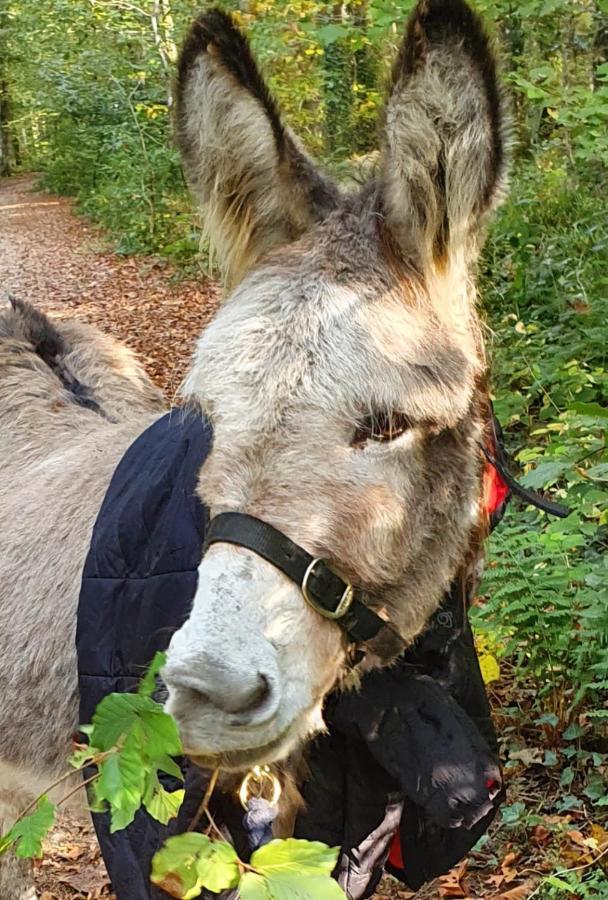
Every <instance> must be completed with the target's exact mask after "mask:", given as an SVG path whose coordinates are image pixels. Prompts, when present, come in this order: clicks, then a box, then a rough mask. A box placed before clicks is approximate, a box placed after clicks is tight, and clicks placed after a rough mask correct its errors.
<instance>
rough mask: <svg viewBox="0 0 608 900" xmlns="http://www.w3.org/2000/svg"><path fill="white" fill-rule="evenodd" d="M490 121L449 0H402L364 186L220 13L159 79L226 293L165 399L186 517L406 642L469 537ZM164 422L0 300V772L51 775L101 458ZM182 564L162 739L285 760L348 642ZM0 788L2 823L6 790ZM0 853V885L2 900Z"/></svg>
mask: <svg viewBox="0 0 608 900" xmlns="http://www.w3.org/2000/svg"><path fill="white" fill-rule="evenodd" d="M508 132H509V119H508V115H507V112H506V109H505V102H504V99H503V96H502V93H501V89H500V87H499V83H498V79H497V73H496V62H495V58H494V55H493V52H492V49H491V46H490V43H489V41H488V39H487V37H486V35H485V33H484V31H483V28H482V26H481V23H480V21H479V19H478V18H477V16H476V15H475V14H474V13H473V12H472V11H471V9H470V8H469V7H468V5H467V4H466V3H465V2H464V0H420V2H418V4H417V6H416V7H415V9H414V11H413V13H412V15H411V18H410V20H409V24H408V27H407V32H406V36H405V38H404V41H403V44H402V46H401V49H400V51H399V54H398V56H397V59H396V61H395V64H394V67H393V71H392V81H391V86H390V91H389V96H388V100H387V104H386V109H385V112H384V116H383V120H382V123H381V152H380V159H379V165H378V171H377V173H376V175H375V177H373V178H372V179H371V180H370V181H369V182H368V183H367V184H365V185H363V186H362V187H357V188H353V189H349V190H346V189H344V188H342V187H340V186H338V185H336V184H335V183H334V182H333V181H332V180H331V179H330V178H329V177H328V176H327V175H325V174H323V173H322V172H321V171H320V170H319V169H318V168H317V166H316V165H315V164H314V162H313V161H312V160H311V159H310V158H309V156H308V155H307V154H306V153H305V151H304V150H303V148H302V147H301V145H300V143H299V142H298V140H297V139H296V137H295V136H294V135H293V134H292V132H291V131H290V129H289V128H287V127H286V126H285V125H284V124H283V122H282V120H281V118H280V116H279V112H278V109H277V107H276V105H275V103H274V101H273V99H272V97H271V95H270V93H269V91H268V89H267V87H266V85H265V83H264V81H263V79H262V77H261V75H260V73H259V71H258V69H257V67H256V64H255V62H254V59H253V57H252V55H251V52H250V49H249V46H248V44H247V41H246V40H245V38H244V37H243V36H242V35H241V34H240V32H239V31H238V30H237V29H236V28H235V27H234V25H233V24H232V22H231V20H230V19H229V18H228V17H227V16H226V15H225V14H223V13H221V12H219V11H212V12H209V13H207V14H205V15H203V16H202V17H200V18H199V19H198V20H197V21H196V22H195V23H194V24H193V26H192V28H191V31H190V33H189V35H188V37H187V39H186V41H185V45H184V48H183V52H182V55H181V60H180V64H179V79H178V101H177V134H178V140H179V145H180V148H181V152H182V156H183V160H184V166H185V170H186V173H187V176H188V179H189V181H190V183H191V186H192V189H193V192H194V195H195V196H196V198H197V199H198V202H199V204H200V209H201V211H202V214H203V220H204V223H205V227H206V229H207V231H208V233H209V236H210V238H211V240H212V242H213V245H214V248H215V251H216V253H217V255H218V257H219V260H220V262H221V264H222V267H223V270H224V273H225V278H226V282H227V285H228V294H229V296H228V299H227V300H226V302H225V303H224V304H223V306H222V307H221V309H220V311H219V313H218V314H217V316H216V318H215V320H214V321H213V322H212V324H211V325H210V326H209V327H208V328H207V330H206V331H205V332H204V334H203V335H202V336H201V338H200V340H199V342H198V345H197V348H196V351H195V354H194V358H193V361H192V365H191V368H190V371H189V374H188V375H187V377H186V380H185V383H184V386H183V396H184V399H185V401H186V402H187V403H189V404H190V405H191V406H194V407H195V408H196V409H197V410H200V413H201V414H202V415H204V416H205V417H206V418H207V419H208V420H209V421H210V423H211V424H212V427H213V435H214V438H213V447H212V451H211V453H210V455H209V457H208V458H207V460H206V462H205V464H204V465H203V467H202V469H201V471H200V476H199V482H198V493H199V496H200V498H201V500H202V501H203V503H204V504H205V506H206V507H207V508H208V510H209V513H210V516H211V517H214V516H217V515H218V514H220V513H224V512H228V511H233V512H239V513H247V514H249V515H252V516H255V517H257V518H259V519H261V520H263V521H264V522H267V523H269V524H271V525H272V526H274V527H275V528H276V529H278V530H279V531H281V532H282V533H284V534H285V535H287V536H289V537H290V538H291V539H292V540H293V541H294V542H295V543H296V544H298V545H300V546H301V547H303V548H305V549H306V550H307V551H308V552H309V553H310V554H312V555H313V556H314V557H315V558H320V559H324V560H328V561H329V563H330V565H331V567H332V569H333V570H334V571H335V572H337V573H338V574H339V575H340V576H341V577H342V578H343V579H344V580H345V581H346V582H348V583H349V584H350V585H353V586H354V587H355V588H356V589H358V590H361V591H364V592H365V596H366V597H367V602H368V603H369V605H370V606H371V607H372V608H373V609H374V610H375V611H376V612H377V613H378V614H379V615H380V616H381V617H382V618H384V619H386V620H387V622H389V623H390V624H391V626H392V628H393V629H394V630H395V631H396V632H398V634H399V635H400V636H401V638H402V639H403V641H405V642H409V641H411V640H412V639H413V638H414V637H415V636H416V635H417V634H418V633H419V632H420V631H421V630H422V629H423V627H424V625H425V622H426V621H427V620H428V618H429V617H430V615H431V614H432V613H433V612H434V611H435V610H436V608H437V607H438V605H439V602H440V600H441V598H442V596H443V593H444V591H445V590H446V588H447V586H448V585H449V584H450V583H451V582H452V581H453V579H454V578H455V577H456V576H457V574H458V573H460V572H463V571H465V570H466V569H467V567H468V566H469V565H470V561H471V559H472V557H474V556H476V555H477V554H478V550H479V545H480V541H481V539H482V537H483V534H484V529H485V523H484V521H483V514H482V511H481V508H480V504H479V497H480V490H481V479H482V473H483V456H482V453H481V450H480V446H479V445H480V444H483V443H484V441H485V440H486V439H487V435H488V433H489V427H490V411H489V406H488V393H487V387H486V360H485V356H484V347H483V337H482V325H481V322H480V318H479V315H478V312H477V309H476V293H475V286H474V271H475V264H476V260H477V257H478V254H479V250H480V246H481V243H482V239H483V234H484V231H485V226H486V224H487V222H488V220H489V218H490V215H491V213H492V211H493V210H494V209H495V208H496V206H497V205H498V203H499V202H500V200H501V198H502V196H503V193H504V188H505V183H506V174H507V156H508V153H507V150H508ZM163 412H164V404H163V401H162V398H161V397H160V395H159V393H158V392H157V391H156V390H155V388H154V387H153V385H152V384H151V383H150V381H149V380H148V379H147V377H146V376H145V374H144V373H143V370H142V369H141V367H140V366H139V365H138V364H137V362H136V361H135V360H134V358H133V357H132V355H131V354H130V353H129V351H127V350H126V349H125V348H123V347H120V346H119V345H118V344H116V343H115V342H114V341H112V340H110V339H109V338H107V337H104V336H103V335H101V334H99V333H98V332H96V331H94V330H93V329H90V328H88V327H86V326H84V325H81V324H77V323H67V322H66V323H64V322H61V323H58V324H56V325H54V324H52V323H51V322H49V321H48V320H47V319H45V318H44V317H42V316H41V315H40V314H38V313H35V312H34V311H32V310H31V309H30V308H27V307H23V306H20V305H18V304H17V305H16V306H14V307H13V308H12V309H10V310H7V311H6V312H5V313H3V314H2V316H1V317H0V447H1V449H2V460H3V469H2V473H3V477H2V484H1V503H0V542H1V550H0V651H1V652H0V684H1V685H2V702H1V704H0V758H2V759H4V760H6V761H7V762H8V763H10V764H11V765H12V766H16V767H17V768H19V769H20V770H26V769H32V768H33V769H35V770H37V771H38V772H40V771H41V770H45V771H46V770H57V769H58V768H60V767H61V766H63V764H64V760H65V757H66V754H67V752H68V745H69V740H70V736H71V734H72V733H73V732H74V731H75V729H76V728H77V725H78V715H77V711H78V697H77V694H78V691H77V679H76V659H75V650H74V633H75V627H76V609H77V602H78V595H79V583H80V575H81V571H82V566H83V563H84V559H85V556H86V552H87V547H88V543H89V540H90V536H91V532H92V528H93V524H94V521H95V517H96V514H97V511H98V509H99V507H100V504H101V501H102V499H103V495H104V492H105V490H106V488H107V486H108V483H109V481H110V478H111V475H112V472H113V470H114V468H115V467H116V465H117V463H118V461H119V460H120V458H121V456H122V455H123V453H124V452H125V450H126V448H127V447H128V446H129V444H130V443H131V442H132V441H133V439H134V438H135V437H136V436H137V435H138V434H139V433H140V432H141V431H142V430H143V429H145V428H146V427H147V425H149V424H150V423H152V422H153V421H155V420H156V419H157V418H159V417H160V415H161V414H162V413H163ZM198 574H199V577H198V586H197V589H196V593H195V596H194V600H193V604H192V611H191V614H190V617H189V619H188V620H187V622H186V623H185V624H184V625H183V627H181V628H180V629H179V630H178V631H177V632H176V633H175V634H174V635H173V638H172V640H171V644H170V646H169V651H168V658H167V664H166V667H165V669H164V673H163V677H164V681H165V683H166V686H167V689H168V701H167V708H168V710H169V711H170V712H171V713H172V714H173V715H174V716H175V718H176V720H177V722H178V725H179V727H180V731H181V735H182V739H183V744H184V747H185V750H186V752H187V753H188V754H189V755H191V756H192V757H193V758H195V759H196V760H199V761H201V762H202V763H204V764H205V765H210V766H211V765H218V764H221V765H223V766H228V767H229V768H232V769H234V770H243V769H247V768H249V767H250V766H252V765H254V764H260V763H267V762H272V761H276V760H280V759H284V758H286V757H287V756H288V755H289V754H290V753H292V752H293V751H294V750H296V749H297V748H299V747H302V746H303V744H304V742H305V741H306V740H307V739H308V738H309V737H310V736H311V735H312V734H314V733H315V732H317V731H318V730H319V729H322V728H323V717H322V706H323V700H324V697H325V696H326V694H327V693H328V691H329V690H331V689H332V688H333V687H334V686H336V685H337V684H338V683H339V682H340V681H341V679H342V678H343V677H344V675H345V673H346V672H347V670H348V668H349V653H348V642H347V640H346V639H345V637H344V634H343V632H342V630H341V629H340V628H339V627H338V626H337V625H336V623H335V622H332V621H330V620H328V619H325V618H322V617H321V616H320V615H319V614H318V612H317V611H315V610H314V609H312V608H311V606H310V605H308V604H307V602H306V601H305V599H304V597H303V594H302V591H301V590H300V589H299V588H298V587H297V586H296V585H295V584H293V583H292V582H291V581H289V580H288V579H287V578H286V577H285V576H284V575H283V574H282V573H281V572H280V571H278V570H277V569H276V568H274V567H273V566H272V565H271V564H270V563H269V562H267V561H266V560H264V559H262V558H260V557H259V556H257V555H255V554H253V553H252V552H251V551H249V550H246V549H244V548H242V547H238V546H233V545H229V544H227V543H222V542H219V543H215V544H213V545H212V546H211V547H210V548H209V549H208V551H207V552H206V553H205V555H204V557H203V559H202V561H201V564H200V568H199V573H198ZM367 651H368V652H367V656H366V662H365V665H367V666H374V665H379V664H383V663H385V662H387V660H388V656H387V653H386V648H384V647H383V646H381V643H379V642H374V641H372V642H371V643H370V645H369V646H368V647H367ZM14 783H15V782H14ZM0 800H1V801H2V802H3V804H4V806H5V809H4V810H1V809H0V820H1V819H2V818H3V816H4V818H7V819H8V820H9V821H10V819H11V810H10V809H9V807H11V806H13V807H14V805H15V802H16V801H15V792H14V791H13V793H12V795H9V793H7V792H6V791H4V792H3V793H2V794H1V795H0ZM20 805H23V801H22V799H21V800H20ZM2 866H3V867H4V873H5V876H0V898H2V900H8V898H9V897H10V900H15V898H19V900H21V898H22V897H25V896H26V894H25V893H19V890H18V889H16V888H15V882H14V880H13V881H12V882H10V884H11V887H7V886H6V885H7V884H9V879H10V878H13V877H14V873H13V874H11V872H10V871H9V868H10V867H9V865H8V864H7V863H2ZM2 877H5V881H4V882H3V881H2Z"/></svg>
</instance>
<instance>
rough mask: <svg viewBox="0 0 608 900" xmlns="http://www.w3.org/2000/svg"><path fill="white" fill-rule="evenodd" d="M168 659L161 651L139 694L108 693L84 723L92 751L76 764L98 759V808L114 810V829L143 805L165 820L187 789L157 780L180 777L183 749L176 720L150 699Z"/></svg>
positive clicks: (95, 793)
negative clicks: (163, 775)
mask: <svg viewBox="0 0 608 900" xmlns="http://www.w3.org/2000/svg"><path fill="white" fill-rule="evenodd" d="M164 660H165V655H164V654H163V653H157V655H156V657H155V659H154V661H153V663H152V665H151V667H150V670H149V671H148V673H147V674H146V676H145V678H144V679H143V680H142V682H141V684H140V687H139V691H138V693H137V694H108V695H107V696H106V697H104V699H103V700H102V701H101V703H100V704H99V706H98V707H97V709H96V710H95V713H94V715H93V721H92V724H91V726H89V727H87V728H86V733H87V734H88V738H89V748H88V751H85V752H84V755H83V753H82V752H79V753H78V755H77V757H76V760H75V762H76V764H77V765H78V766H82V765H83V764H86V762H88V761H93V762H95V761H97V767H98V772H99V778H97V779H95V780H94V781H93V783H92V786H91V792H92V803H93V807H94V808H95V809H103V808H105V806H106V805H108V806H109V808H110V811H111V826H110V831H111V832H114V831H118V830H120V829H121V828H126V827H127V825H129V824H130V823H131V822H132V821H133V818H134V816H135V813H136V812H137V810H138V809H139V808H140V806H142V805H143V806H145V808H146V809H147V810H148V812H149V813H150V815H151V816H153V817H154V818H155V819H158V820H159V821H160V822H163V824H167V822H168V821H169V820H170V819H172V818H173V817H174V816H176V815H177V812H178V810H179V807H180V806H181V803H182V800H183V796H184V792H183V791H182V790H180V791H175V792H173V793H169V792H167V791H166V790H165V789H164V788H163V787H162V785H161V784H160V781H159V779H158V773H159V772H166V773H168V774H170V775H173V776H175V777H177V778H178V779H181V777H182V776H181V770H180V769H179V767H178V766H177V764H176V763H175V762H174V760H173V759H171V757H172V756H177V755H179V754H180V753H181V752H182V748H181V742H180V738H179V734H178V731H177V726H176V724H175V721H174V720H173V719H172V718H171V716H169V715H167V713H165V712H164V710H163V708H162V706H161V705H160V704H159V703H157V702H156V701H155V700H154V699H153V698H152V696H151V695H152V693H153V691H154V688H155V679H156V676H157V674H158V671H159V670H160V668H161V667H162V665H163V663H164Z"/></svg>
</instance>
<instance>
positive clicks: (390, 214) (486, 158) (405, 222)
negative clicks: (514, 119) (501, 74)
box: [381, 0, 510, 274]
mask: <svg viewBox="0 0 608 900" xmlns="http://www.w3.org/2000/svg"><path fill="white" fill-rule="evenodd" d="M509 132H510V118H509V114H508V109H507V108H506V103H505V98H504V96H503V93H502V90H501V87H500V85H499V82H498V77H497V71H496V60H495V56H494V52H493V48H492V46H491V43H490V41H489V39H488V37H487V36H486V34H485V31H484V29H483V26H482V23H481V21H480V19H479V17H478V16H477V15H476V14H475V13H474V12H473V11H472V9H471V8H470V7H469V6H468V4H467V3H466V2H465V0H418V3H417V4H416V6H415V8H414V11H413V12H412V15H411V17H410V20H409V23H408V27H407V31H406V35H405V38H404V41H403V44H402V46H401V50H400V53H399V55H398V57H397V60H396V62H395V65H394V68H393V77H392V86H391V92H390V96H389V100H388V104H387V108H386V114H385V123H384V133H383V148H382V176H381V192H382V206H383V213H384V220H385V222H386V224H387V226H388V230H389V232H390V234H391V236H392V239H393V242H394V243H395V244H396V245H397V246H398V247H399V249H400V253H401V255H402V256H403V257H404V258H405V259H407V260H408V261H409V262H410V263H413V264H414V265H415V266H416V267H417V268H418V269H419V270H420V271H421V272H422V273H423V274H424V273H428V272H429V270H434V271H437V270H439V271H441V270H444V269H445V267H446V266H448V265H449V264H450V263H451V262H454V261H458V260H462V259H463V257H464V258H467V257H468V258H469V259H470V257H471V255H474V254H475V253H476V251H477V249H478V244H479V241H478V236H479V234H480V232H481V227H482V226H483V224H484V222H485V220H486V218H487V214H488V213H489V212H490V211H491V210H492V209H493V208H494V207H495V206H496V205H497V203H498V202H499V201H500V199H501V197H502V195H503V192H504V188H505V183H506V177H507V167H508V166H507V163H508V155H509V154H508V151H509Z"/></svg>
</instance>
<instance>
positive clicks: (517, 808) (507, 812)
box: [502, 803, 526, 825]
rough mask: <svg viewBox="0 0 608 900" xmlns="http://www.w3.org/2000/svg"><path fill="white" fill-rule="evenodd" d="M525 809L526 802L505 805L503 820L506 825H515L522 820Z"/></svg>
mask: <svg viewBox="0 0 608 900" xmlns="http://www.w3.org/2000/svg"><path fill="white" fill-rule="evenodd" d="M525 811H526V804H525V803H513V804H512V805H511V806H503V808H502V820H503V822H504V823H505V825H515V823H516V822H519V821H521V818H522V816H523V814H524V813H525Z"/></svg>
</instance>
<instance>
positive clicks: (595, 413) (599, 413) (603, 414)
mask: <svg viewBox="0 0 608 900" xmlns="http://www.w3.org/2000/svg"><path fill="white" fill-rule="evenodd" d="M570 409H571V410H572V411H573V412H575V413H578V414H579V415H580V416H589V417H590V418H592V419H608V406H602V405H601V404H600V403H573V404H572V406H571V407H570Z"/></svg>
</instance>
